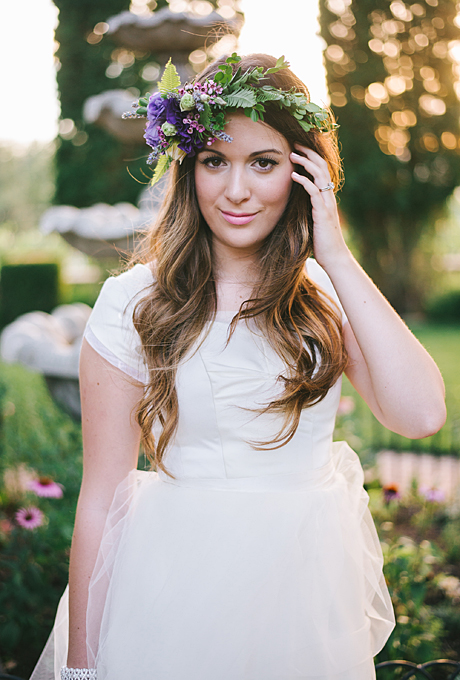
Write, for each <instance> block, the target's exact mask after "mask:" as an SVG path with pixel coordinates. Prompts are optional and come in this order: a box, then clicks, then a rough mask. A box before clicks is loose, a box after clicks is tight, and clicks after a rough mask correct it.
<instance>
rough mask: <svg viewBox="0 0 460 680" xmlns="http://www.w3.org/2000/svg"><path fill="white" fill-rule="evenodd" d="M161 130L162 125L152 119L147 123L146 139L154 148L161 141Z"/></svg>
mask: <svg viewBox="0 0 460 680" xmlns="http://www.w3.org/2000/svg"><path fill="white" fill-rule="evenodd" d="M159 130H161V127H160V126H159V125H158V124H157V123H152V122H151V121H149V122H148V123H147V126H146V128H145V132H144V139H145V141H146V142H147V144H148V145H149V146H151V147H152V149H154V148H155V147H156V146H158V144H159V143H160V142H161V138H160V135H159Z"/></svg>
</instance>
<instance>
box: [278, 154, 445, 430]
mask: <svg viewBox="0 0 460 680" xmlns="http://www.w3.org/2000/svg"><path fill="white" fill-rule="evenodd" d="M296 148H297V149H298V153H293V154H291V160H292V162H293V163H296V164H299V165H302V166H303V167H304V168H305V169H306V170H307V172H309V173H310V174H311V175H312V176H313V178H314V182H311V181H310V180H309V179H308V178H307V177H304V176H303V175H300V174H297V173H295V172H294V173H293V175H292V178H293V180H294V181H296V182H298V183H299V184H302V186H303V187H304V188H305V190H306V191H307V192H308V193H309V195H310V198H311V202H312V214H313V222H314V228H313V229H314V254H315V259H316V261H317V262H318V264H320V265H321V266H322V267H323V269H325V271H326V272H327V274H328V275H329V278H330V279H331V281H332V283H333V285H334V288H335V290H336V292H337V295H338V296H339V299H340V302H341V304H342V306H343V308H344V310H345V314H346V315H347V317H348V322H349V323H346V324H345V326H344V338H345V344H346V347H347V350H348V353H349V356H350V362H349V367H348V369H347V371H346V373H347V376H348V377H349V379H350V381H351V382H352V384H353V385H354V387H355V388H356V390H357V391H358V392H359V393H360V394H361V396H362V397H363V398H364V399H365V401H366V402H367V404H368V405H369V407H370V408H371V410H372V412H373V413H374V415H375V416H376V417H377V418H378V420H379V421H380V422H381V423H382V424H383V425H385V427H388V428H389V429H390V430H393V431H394V432H397V433H399V434H402V435H404V436H406V437H409V438H411V439H417V438H421V437H428V436H429V435H431V434H434V433H435V432H437V431H438V430H439V429H440V428H441V427H442V426H443V424H444V422H445V418H446V408H445V402H444V383H443V380H442V377H441V374H440V372H439V369H438V367H437V366H436V364H435V362H434V361H433V359H432V358H431V357H430V355H429V354H428V352H427V351H426V350H425V349H424V347H423V346H422V345H421V344H420V343H419V341H418V340H417V339H416V338H415V337H414V335H413V334H412V333H411V331H410V330H409V329H408V328H407V326H406V325H405V323H404V322H403V320H402V319H401V318H400V317H399V316H398V314H397V313H396V312H395V310H394V309H393V308H392V307H391V305H390V304H389V303H388V301H387V300H386V299H385V297H384V296H383V295H382V294H381V293H380V291H379V290H378V288H377V287H376V286H375V285H374V283H373V282H372V281H371V279H370V278H369V277H368V276H367V274H366V273H365V272H364V271H363V269H362V268H361V267H360V266H359V264H358V263H357V262H356V260H355V259H354V257H353V256H352V254H351V253H350V251H349V249H348V248H347V246H346V244H345V241H344V239H343V236H342V230H341V227H340V222H339V217H338V212H337V204H336V200H335V196H334V193H333V192H332V191H330V190H326V191H320V189H324V188H326V187H327V185H328V183H329V182H330V175H329V170H328V167H327V163H326V161H324V160H323V159H322V158H321V157H320V156H319V155H318V154H317V153H316V152H314V151H312V150H311V149H309V148H307V147H305V146H301V145H296ZM363 190H365V188H364V189H363Z"/></svg>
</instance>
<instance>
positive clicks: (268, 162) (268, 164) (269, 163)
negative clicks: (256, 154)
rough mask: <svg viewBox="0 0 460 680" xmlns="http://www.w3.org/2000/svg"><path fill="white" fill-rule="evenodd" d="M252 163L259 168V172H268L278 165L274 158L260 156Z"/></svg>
mask: <svg viewBox="0 0 460 680" xmlns="http://www.w3.org/2000/svg"><path fill="white" fill-rule="evenodd" d="M254 163H257V164H258V166H259V168H260V169H261V170H264V171H265V172H267V171H270V170H271V169H272V168H274V167H275V166H276V165H279V163H278V161H275V159H274V158H266V157H265V156H261V157H260V158H256V160H255V161H254Z"/></svg>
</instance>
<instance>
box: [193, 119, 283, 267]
mask: <svg viewBox="0 0 460 680" xmlns="http://www.w3.org/2000/svg"><path fill="white" fill-rule="evenodd" d="M225 132H226V133H227V134H229V135H230V136H231V137H233V141H232V142H230V143H229V142H224V141H221V140H218V141H217V142H214V143H213V144H212V146H209V147H207V148H206V149H203V150H202V151H200V152H199V154H198V156H197V160H196V163H195V185H196V193H197V198H198V204H199V207H200V210H201V213H202V215H203V217H204V219H205V220H206V223H207V224H208V226H209V228H210V230H211V231H212V234H213V245H214V247H216V248H217V249H218V250H219V252H220V253H223V251H228V250H229V251H233V252H234V251H235V250H236V251H237V252H239V253H241V254H251V253H254V252H256V251H257V249H258V248H259V247H260V245H261V244H262V242H263V241H264V239H265V238H266V237H267V236H268V235H269V234H270V232H271V231H272V230H273V229H274V227H275V226H276V224H277V222H278V220H279V219H280V217H281V215H282V214H283V211H284V208H285V207H286V203H287V200H288V198H289V193H290V190H291V184H292V179H291V172H292V171H293V170H294V166H293V164H292V163H291V161H290V160H289V154H290V151H291V149H290V148H289V144H288V142H287V140H286V139H285V137H283V135H281V134H280V133H279V132H277V131H276V130H274V129H273V128H272V127H269V126H268V125H264V124H262V123H260V122H257V123H255V122H254V121H252V120H251V119H250V118H248V117H247V116H245V115H244V113H242V112H239V111H238V112H236V113H233V114H231V118H230V121H229V123H228V124H227V125H226V126H225Z"/></svg>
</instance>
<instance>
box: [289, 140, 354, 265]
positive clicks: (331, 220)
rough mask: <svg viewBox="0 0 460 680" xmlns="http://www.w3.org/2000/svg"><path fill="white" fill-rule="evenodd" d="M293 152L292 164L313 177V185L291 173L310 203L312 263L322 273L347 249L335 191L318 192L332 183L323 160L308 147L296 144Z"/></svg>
mask: <svg viewBox="0 0 460 680" xmlns="http://www.w3.org/2000/svg"><path fill="white" fill-rule="evenodd" d="M295 147H296V150H297V153H296V152H292V153H291V161H292V163H295V164H297V165H301V166H302V167H304V168H305V170H306V171H307V172H308V173H309V174H310V175H312V177H313V178H314V182H312V181H311V180H309V179H308V177H305V176H304V175H299V174H298V173H297V172H293V173H292V179H293V180H294V182H298V183H299V184H301V185H302V186H303V187H304V189H305V191H307V192H308V194H309V195H310V199H311V205H312V215H313V250H314V255H315V260H316V261H317V262H318V263H319V264H320V265H321V266H322V267H324V268H325V269H327V267H328V264H329V263H332V261H333V260H335V259H336V258H337V257H340V256H342V255H344V254H347V253H348V248H347V245H346V243H345V240H344V238H343V235H342V229H341V227H340V220H339V214H338V211H337V202H336V200H335V195H334V191H333V190H332V189H328V190H327V191H320V189H323V188H324V187H326V186H327V185H328V184H329V182H330V181H331V176H330V174H329V168H328V166H327V163H326V161H325V160H324V158H321V156H320V155H319V154H318V153H316V151H312V149H309V148H308V147H307V146H302V144H297V143H296V144H295Z"/></svg>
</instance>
